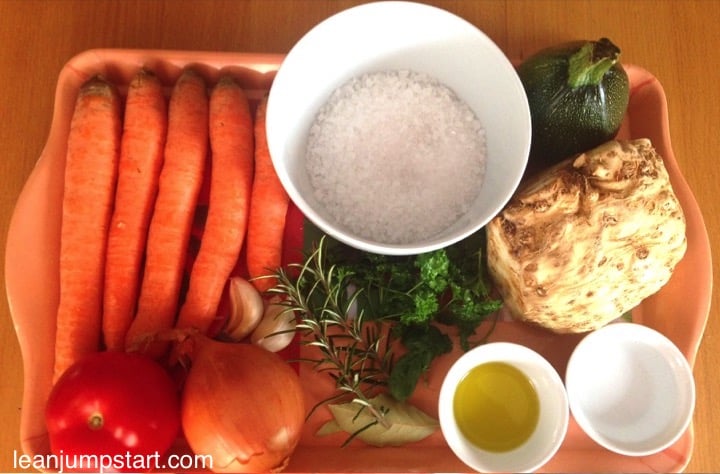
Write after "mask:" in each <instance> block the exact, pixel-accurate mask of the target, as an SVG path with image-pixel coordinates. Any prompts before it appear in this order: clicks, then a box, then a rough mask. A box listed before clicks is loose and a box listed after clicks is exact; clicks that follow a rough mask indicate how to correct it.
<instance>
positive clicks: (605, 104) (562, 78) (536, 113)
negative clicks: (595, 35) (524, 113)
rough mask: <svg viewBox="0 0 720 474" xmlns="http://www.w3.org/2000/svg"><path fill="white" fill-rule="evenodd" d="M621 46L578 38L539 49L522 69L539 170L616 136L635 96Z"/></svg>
mask: <svg viewBox="0 0 720 474" xmlns="http://www.w3.org/2000/svg"><path fill="white" fill-rule="evenodd" d="M619 58H620V49H619V48H618V47H617V46H615V45H614V44H613V43H612V42H611V41H610V40H609V39H607V38H602V39H600V40H599V41H576V42H571V43H565V44H561V45H558V46H554V47H551V48H548V49H544V50H542V51H539V52H537V53H536V54H534V55H532V56H530V57H529V58H527V59H526V60H525V61H523V62H522V63H521V64H520V66H519V67H518V74H519V76H520V80H521V81H522V83H523V86H524V88H525V92H526V94H527V96H528V102H529V105H530V114H531V119H532V144H531V151H530V160H529V163H528V171H533V172H534V171H538V170H540V169H543V168H546V167H548V166H550V165H553V164H555V163H557V162H559V161H562V160H563V159H565V158H569V157H570V156H573V155H575V154H577V153H582V152H584V151H587V150H590V149H592V148H594V147H596V146H598V145H600V144H602V143H605V142H606V141H608V140H611V139H613V138H614V137H615V136H616V135H617V132H618V130H619V129H620V125H621V123H622V121H623V117H624V116H625V112H626V110H627V105H628V100H629V81H628V76H627V73H626V72H625V70H624V69H623V67H622V65H621V64H620V61H619Z"/></svg>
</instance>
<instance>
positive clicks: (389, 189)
mask: <svg viewBox="0 0 720 474" xmlns="http://www.w3.org/2000/svg"><path fill="white" fill-rule="evenodd" d="M306 166H307V171H308V174H309V177H310V182H311V184H312V186H313V188H314V191H315V197H316V198H317V200H318V201H319V202H320V203H322V204H323V205H324V206H325V207H326V209H327V211H328V213H330V214H331V215H332V216H333V218H334V219H336V220H337V221H339V222H340V224H342V225H343V226H345V227H347V228H348V229H350V230H351V231H352V232H354V233H355V234H357V235H358V236H360V237H363V238H366V239H369V240H373V241H376V242H382V243H389V244H407V243H414V242H418V241H423V240H425V239H428V238H431V237H432V236H433V235H435V234H438V233H440V232H442V231H443V230H445V229H446V228H448V227H449V226H451V225H452V224H453V223H455V222H456V221H457V220H458V219H459V218H460V217H461V216H462V215H463V214H464V213H465V212H467V210H468V209H469V207H470V205H471V204H472V202H473V201H474V200H475V199H476V198H477V196H478V194H479V192H480V187H481V184H482V179H483V175H484V172H485V132H484V129H483V126H482V124H481V122H480V120H479V119H478V118H477V117H476V115H475V114H474V112H473V111H472V110H471V109H470V107H469V106H468V105H467V104H466V103H465V102H463V101H462V100H461V99H460V98H459V97H457V95H456V94H455V93H454V92H453V91H452V90H451V89H450V88H448V87H447V86H445V85H444V84H442V83H441V82H439V81H438V80H437V79H435V78H433V77H431V76H429V75H427V74H424V73H420V72H415V71H408V70H397V71H396V70H392V71H381V72H373V73H367V74H364V75H361V76H358V77H355V78H353V79H351V80H349V81H348V82H346V83H345V84H343V85H341V86H340V87H339V88H337V89H336V90H335V91H334V92H333V93H332V94H331V96H330V97H329V99H328V101H327V102H326V103H325V104H324V105H323V107H322V108H321V109H320V110H319V112H318V114H317V116H316V117H315V120H314V122H313V124H312V126H311V128H310V133H309V136H308V142H307V153H306Z"/></svg>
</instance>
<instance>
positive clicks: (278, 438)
mask: <svg viewBox="0 0 720 474" xmlns="http://www.w3.org/2000/svg"><path fill="white" fill-rule="evenodd" d="M190 337H191V340H190V342H191V344H190V348H189V354H188V355H189V357H190V359H191V365H190V371H189V373H188V375H187V379H186V381H185V386H184V389H183V396H182V427H183V431H184V433H185V438H186V440H187V442H188V444H189V445H190V448H191V449H192V450H193V451H194V452H195V453H198V454H209V455H211V456H212V458H213V467H212V470H213V471H214V472H277V471H280V470H282V469H284V468H285V466H287V463H288V462H289V460H290V455H291V454H292V453H293V451H294V450H295V447H296V446H297V444H298V442H299V440H300V434H301V430H302V426H303V422H304V420H305V401H304V396H303V390H302V386H301V385H300V378H299V377H298V375H297V373H296V372H295V371H294V370H293V368H292V367H290V365H289V364H287V363H286V362H285V361H284V360H283V359H282V358H280V357H279V356H278V355H276V354H274V353H272V352H269V351H267V350H265V349H263V348H261V347H258V346H255V345H253V344H247V343H229V342H219V341H216V340H213V339H209V338H208V337H206V336H204V335H201V334H199V333H198V334H193V335H191V336H190Z"/></svg>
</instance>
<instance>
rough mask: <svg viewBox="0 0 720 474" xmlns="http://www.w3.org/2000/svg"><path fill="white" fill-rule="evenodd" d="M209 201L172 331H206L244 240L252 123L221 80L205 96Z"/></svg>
mask: <svg viewBox="0 0 720 474" xmlns="http://www.w3.org/2000/svg"><path fill="white" fill-rule="evenodd" d="M209 132H210V149H211V152H212V159H211V170H210V200H209V201H210V202H209V205H208V214H207V220H206V221H205V230H204V231H203V234H202V239H201V241H200V250H199V251H198V255H197V258H196V260H195V262H194V263H193V267H192V270H191V272H190V284H189V287H188V291H187V294H186V295H185V302H184V303H183V306H182V307H181V309H180V315H179V316H178V322H177V326H178V327H181V328H186V327H194V328H197V329H199V330H201V331H203V332H207V330H208V329H209V327H210V326H211V323H212V322H213V320H214V318H215V317H216V316H217V308H218V305H219V303H220V299H221V298H222V293H223V289H224V288H225V283H226V282H227V279H228V278H229V277H230V274H231V272H232V271H233V269H234V268H235V265H236V264H237V261H238V258H239V256H240V249H241V248H242V244H243V241H244V239H245V231H246V229H247V219H248V212H249V208H250V189H251V187H252V180H253V168H254V161H253V160H254V157H253V150H254V147H253V140H254V138H253V124H252V116H251V114H250V106H249V104H248V99H247V97H246V95H245V92H244V91H243V89H242V88H241V87H240V86H239V85H238V84H237V83H236V82H235V81H234V80H233V79H232V78H231V77H230V76H225V77H223V78H222V79H221V80H220V81H219V82H218V84H217V85H216V86H215V88H214V89H213V91H212V95H211V96H210V122H209Z"/></svg>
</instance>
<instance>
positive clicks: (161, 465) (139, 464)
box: [13, 450, 213, 474]
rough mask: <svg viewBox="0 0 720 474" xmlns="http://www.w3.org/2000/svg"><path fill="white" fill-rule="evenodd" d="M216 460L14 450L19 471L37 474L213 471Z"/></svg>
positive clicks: (157, 454) (201, 456)
mask: <svg viewBox="0 0 720 474" xmlns="http://www.w3.org/2000/svg"><path fill="white" fill-rule="evenodd" d="M212 463H213V459H212V456H210V455H209V454H205V455H203V454H170V455H168V456H162V455H160V453H153V454H134V453H130V452H126V453H125V454H114V455H111V454H67V453H64V452H63V451H60V452H59V453H52V454H34V455H30V454H24V453H19V452H18V451H17V450H15V451H13V466H14V468H15V469H22V470H34V471H55V472H57V473H58V474H62V473H65V472H71V471H76V470H78V469H80V468H82V470H83V471H86V472H87V471H91V472H97V473H99V474H103V473H106V472H117V471H133V472H143V471H158V470H168V469H169V470H173V471H210V470H211V469H212Z"/></svg>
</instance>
